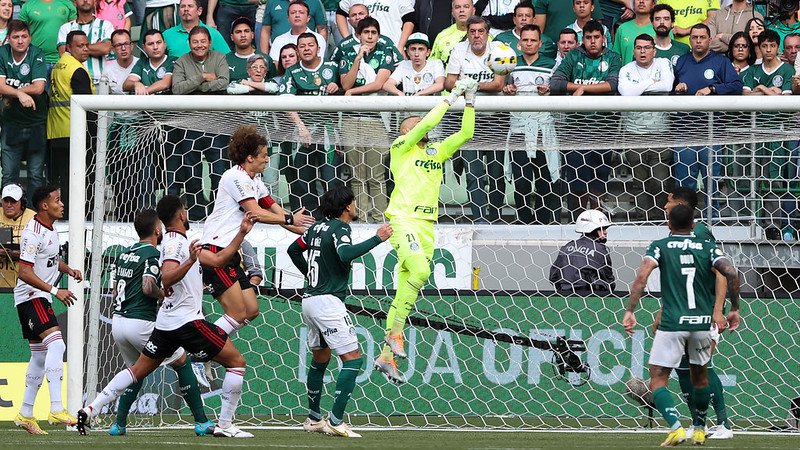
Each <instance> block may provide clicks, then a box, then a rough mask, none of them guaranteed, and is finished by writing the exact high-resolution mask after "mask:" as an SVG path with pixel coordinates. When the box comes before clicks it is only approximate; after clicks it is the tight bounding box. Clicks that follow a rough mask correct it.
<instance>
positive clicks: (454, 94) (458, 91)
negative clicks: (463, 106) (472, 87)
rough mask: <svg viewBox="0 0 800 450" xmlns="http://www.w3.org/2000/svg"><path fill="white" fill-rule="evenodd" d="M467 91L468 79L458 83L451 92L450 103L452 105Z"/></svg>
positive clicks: (448, 98)
mask: <svg viewBox="0 0 800 450" xmlns="http://www.w3.org/2000/svg"><path fill="white" fill-rule="evenodd" d="M466 90H467V83H466V79H462V80H458V81H456V84H454V85H453V90H452V91H450V95H449V96H448V97H447V101H448V102H450V104H451V105H452V104H453V103H455V102H456V100H458V97H460V96H461V95H462V94H464V92H465V91H466Z"/></svg>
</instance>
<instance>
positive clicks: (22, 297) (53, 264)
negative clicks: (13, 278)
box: [14, 216, 61, 306]
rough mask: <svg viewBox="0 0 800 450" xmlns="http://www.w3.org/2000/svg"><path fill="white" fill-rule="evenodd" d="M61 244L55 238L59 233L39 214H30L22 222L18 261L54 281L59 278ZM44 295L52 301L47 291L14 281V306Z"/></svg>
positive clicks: (48, 282)
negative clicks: (29, 216)
mask: <svg viewBox="0 0 800 450" xmlns="http://www.w3.org/2000/svg"><path fill="white" fill-rule="evenodd" d="M60 246H61V243H60V242H59V241H58V232H57V231H56V230H54V229H53V227H51V226H49V225H45V224H44V223H43V222H42V221H40V220H39V217H38V216H33V219H31V221H30V222H28V224H27V225H25V228H24V229H23V230H22V236H21V237H20V242H19V249H20V256H19V263H20V264H27V265H29V266H31V267H33V273H35V274H36V276H37V277H39V279H40V280H42V281H44V282H45V283H47V284H49V285H53V284H55V282H56V280H57V279H58V262H59V257H58V250H59V247H60ZM34 298H44V299H47V301H49V302H51V303H52V302H53V298H52V297H51V295H50V293H49V292H47V291H43V290H41V289H36V288H35V287H33V286H31V285H30V284H28V283H26V282H24V281H22V280H17V286H16V287H15V288H14V306H17V305H19V304H21V303H25V302H27V301H30V300H33V299H34Z"/></svg>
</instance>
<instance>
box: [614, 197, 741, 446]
mask: <svg viewBox="0 0 800 450" xmlns="http://www.w3.org/2000/svg"><path fill="white" fill-rule="evenodd" d="M693 228H694V210H693V209H691V208H689V207H688V206H685V205H677V206H675V207H673V208H672V209H671V211H670V213H669V229H670V231H671V232H672V234H671V235H670V236H668V237H666V238H664V239H661V240H658V241H655V242H653V243H652V244H650V247H649V248H648V249H647V252H646V255H645V258H644V260H643V261H642V264H641V266H640V267H639V271H638V273H637V275H636V280H635V281H634V283H633V286H632V288H631V295H630V301H629V302H628V306H627V308H626V311H625V316H624V318H623V320H622V324H623V326H624V327H625V331H626V332H627V333H628V334H630V335H632V334H633V331H634V328H635V327H636V316H635V315H634V310H635V309H636V306H637V305H638V304H639V300H640V299H641V297H642V295H643V294H644V288H645V286H646V285H647V278H648V277H649V276H650V273H651V272H652V271H653V270H654V269H655V268H656V267H658V268H659V269H660V274H661V289H662V291H661V298H662V305H663V307H662V315H661V321H660V323H659V325H658V333H656V336H655V338H654V339H653V348H652V349H651V351H650V361H649V365H650V390H651V391H652V392H653V402H654V403H655V405H656V408H657V409H658V410H659V412H661V414H662V416H663V417H664V419H665V420H666V421H667V423H668V424H669V426H670V428H671V431H670V433H669V435H668V436H667V439H666V440H665V441H664V442H663V443H662V444H661V445H662V446H668V447H671V446H674V445H678V444H680V443H682V442H683V441H685V440H686V438H687V437H686V431H685V430H684V428H683V426H682V425H681V423H680V420H679V419H678V414H677V411H676V410H675V403H674V402H673V399H672V396H671V394H670V393H669V391H668V390H667V388H666V386H667V381H668V380H669V375H670V373H671V372H672V369H675V368H677V367H678V366H679V365H680V362H681V358H682V356H683V354H684V352H685V353H687V356H688V358H689V371H690V376H691V380H692V384H693V385H694V395H693V397H694V398H693V403H694V407H695V408H696V410H697V417H696V418H694V420H693V422H694V425H695V429H694V434H693V436H692V443H693V444H695V445H702V444H703V443H705V439H706V438H705V422H706V415H707V413H708V404H709V400H710V396H711V390H710V389H709V387H708V372H707V365H708V362H709V360H710V359H711V343H712V339H711V331H710V329H709V328H710V326H711V324H712V320H713V323H715V324H716V325H717V328H718V329H719V330H720V331H722V330H724V329H725V328H726V327H727V325H728V322H730V324H731V327H732V328H734V327H737V326H738V323H739V313H738V311H739V277H738V274H737V273H736V269H734V267H733V265H731V263H730V261H728V259H727V258H726V257H725V256H724V255H723V253H722V251H721V250H719V249H718V248H717V246H716V244H715V243H714V242H713V241H710V240H705V239H700V238H698V237H697V236H695V235H694V234H692V229H693ZM712 268H716V269H717V271H719V272H720V273H722V274H723V275H724V276H725V278H726V280H727V282H728V286H727V291H728V292H729V295H730V298H731V312H730V313H729V314H728V317H727V320H726V318H725V316H724V315H723V314H722V309H723V306H724V303H725V296H724V292H725V291H724V290H722V291H721V292H720V294H719V295H717V292H718V291H716V290H715V283H714V279H715V278H716V275H715V274H714V272H713V271H712Z"/></svg>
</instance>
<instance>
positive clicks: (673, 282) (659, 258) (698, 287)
mask: <svg viewBox="0 0 800 450" xmlns="http://www.w3.org/2000/svg"><path fill="white" fill-rule="evenodd" d="M645 255H646V256H645V257H646V258H650V259H652V260H653V261H655V262H656V264H658V267H659V269H660V272H661V302H662V307H663V312H662V315H661V323H660V324H659V325H658V329H659V330H664V331H708V329H709V328H710V327H711V314H712V313H713V312H714V303H715V301H716V298H715V296H714V291H715V280H716V276H715V274H714V273H713V272H712V271H711V268H712V267H713V266H714V263H716V262H717V261H718V260H720V259H723V258H725V255H723V253H722V250H720V249H719V248H717V245H716V244H715V243H714V241H709V240H706V239H700V238H698V237H697V236H694V235H671V236H668V237H666V238H664V239H660V240H658V241H655V242H653V243H652V244H650V247H648V249H647V253H646V254H645Z"/></svg>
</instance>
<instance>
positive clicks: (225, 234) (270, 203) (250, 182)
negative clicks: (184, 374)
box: [200, 125, 314, 335]
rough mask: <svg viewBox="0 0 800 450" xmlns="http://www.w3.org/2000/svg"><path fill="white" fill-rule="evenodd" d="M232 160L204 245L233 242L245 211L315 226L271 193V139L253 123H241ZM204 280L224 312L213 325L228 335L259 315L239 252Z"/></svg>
mask: <svg viewBox="0 0 800 450" xmlns="http://www.w3.org/2000/svg"><path fill="white" fill-rule="evenodd" d="M228 158H229V159H230V160H231V161H232V162H233V164H235V165H234V166H233V167H232V168H230V169H228V170H226V171H225V173H223V174H222V178H220V181H219V188H218V190H217V195H216V199H215V200H214V210H213V211H212V212H211V215H210V216H208V218H207V219H206V223H205V226H204V227H203V237H202V238H201V239H200V242H201V244H202V245H203V248H204V249H207V250H209V251H210V252H211V253H217V252H219V251H221V250H222V249H223V248H225V247H227V246H228V245H230V243H231V242H232V240H233V238H234V237H235V236H236V233H237V232H238V226H237V223H238V222H239V221H240V220H241V219H242V217H244V215H245V213H246V212H249V213H250V214H251V215H252V216H253V220H254V221H256V222H261V223H270V224H278V225H282V226H283V227H284V228H286V229H287V230H289V231H292V232H294V233H297V234H303V232H305V230H306V228H308V227H309V226H311V225H313V224H314V218H313V217H312V216H310V215H308V214H304V212H305V208H301V209H300V210H299V211H297V212H296V213H294V214H289V213H288V212H286V211H285V210H284V209H283V208H281V206H280V205H279V204H277V203H275V201H274V200H273V199H272V197H271V196H270V195H269V190H268V189H267V187H266V185H264V182H263V181H261V172H263V171H264V167H265V166H266V164H267V161H269V156H267V140H266V139H265V138H264V137H263V136H261V135H259V134H258V129H257V128H256V126H255V125H250V126H241V127H239V128H238V129H237V130H236V131H235V132H234V133H233V136H231V142H230V145H229V146H228ZM237 250H238V246H237ZM203 283H205V285H206V287H207V288H208V290H209V291H210V292H211V295H212V296H214V298H215V299H217V301H218V302H219V303H220V305H222V309H223V310H224V311H225V314H224V315H223V316H222V317H220V318H219V319H217V321H216V322H215V323H214V324H215V325H217V326H219V327H220V328H222V329H223V330H225V332H226V333H227V334H228V335H231V334H232V333H234V332H236V330H238V329H239V328H241V327H243V326H245V325H247V324H248V323H250V321H251V320H253V319H255V318H256V317H258V300H257V299H256V294H255V291H254V289H253V286H252V285H251V284H250V280H249V278H248V277H247V274H245V272H244V269H243V268H242V258H241V256H240V255H239V253H238V252H236V253H234V254H232V255H231V257H230V258H228V259H226V261H225V263H224V264H223V265H222V266H221V267H217V268H213V267H205V264H204V267H203Z"/></svg>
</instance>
